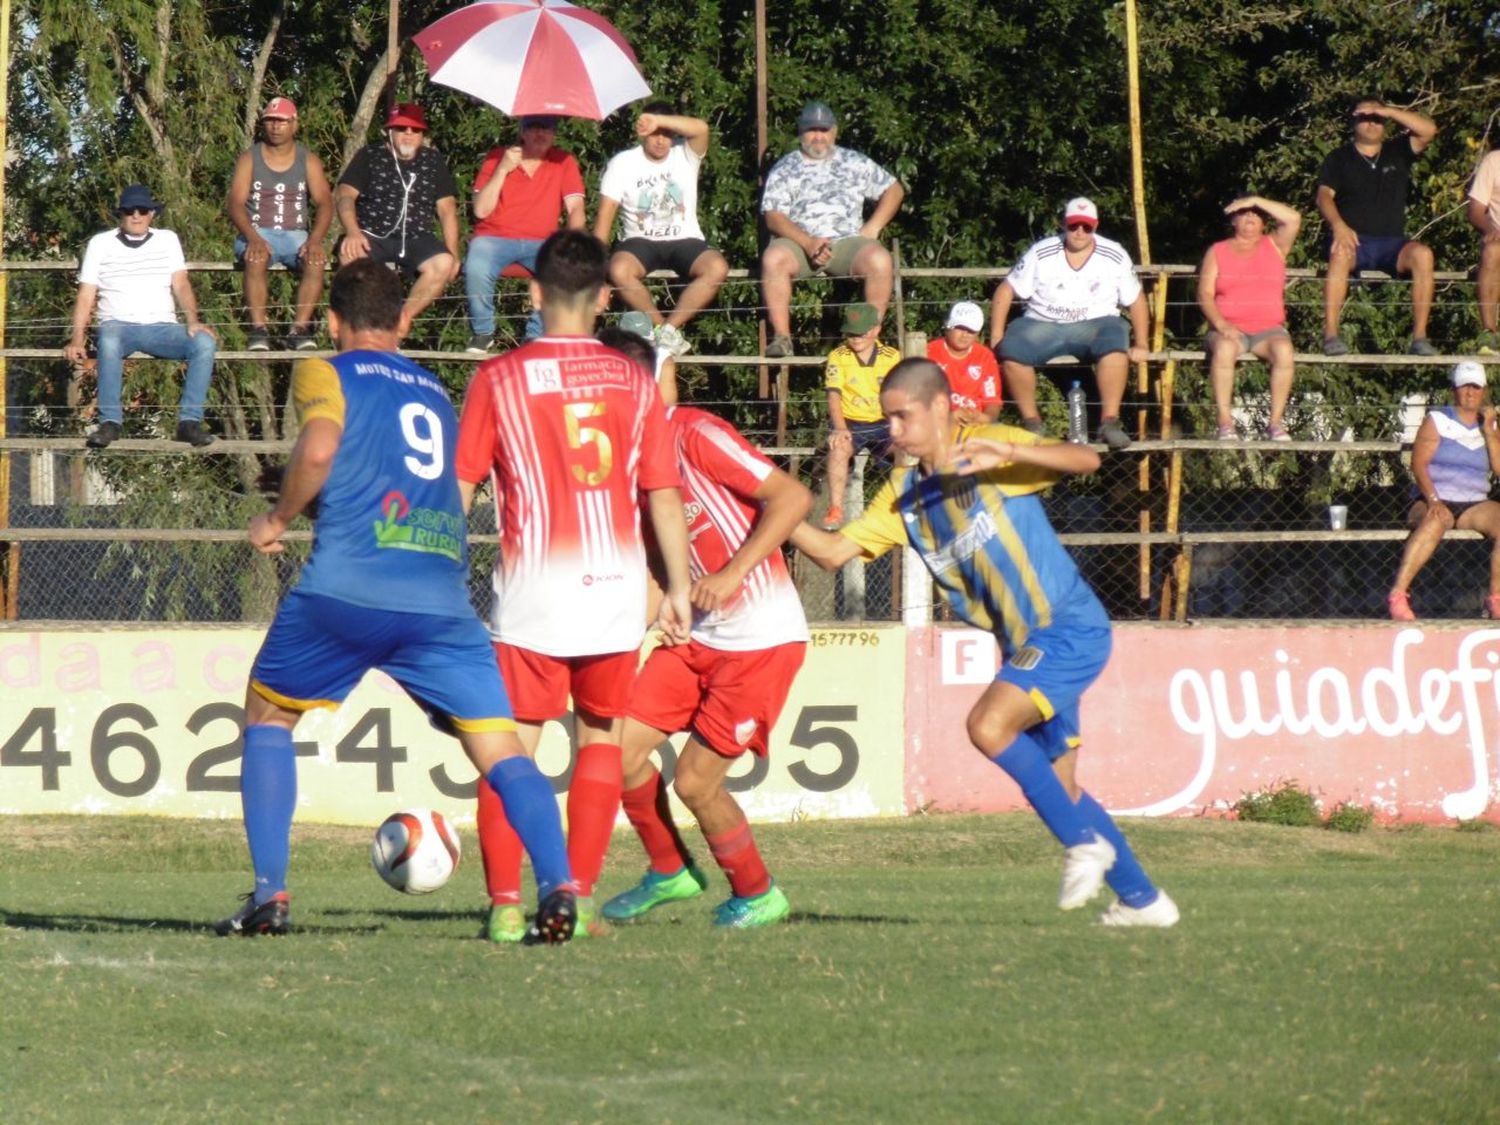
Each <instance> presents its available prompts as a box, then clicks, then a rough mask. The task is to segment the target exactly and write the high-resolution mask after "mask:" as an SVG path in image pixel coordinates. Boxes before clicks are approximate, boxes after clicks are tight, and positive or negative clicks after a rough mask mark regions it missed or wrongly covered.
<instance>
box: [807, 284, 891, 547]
mask: <svg viewBox="0 0 1500 1125" xmlns="http://www.w3.org/2000/svg"><path fill="white" fill-rule="evenodd" d="M880 320H881V317H880V312H879V310H878V309H876V308H875V306H874V305H871V304H868V303H866V302H863V301H861V302H859V303H858V304H853V305H850V306H849V307H848V308H846V309H845V310H844V319H843V325H842V331H843V334H844V342H843V343H842V344H840V345H839V346H838V347H836V348H834V349H833V351H831V352H830V353H828V366H827V368H826V369H825V373H824V378H823V386H824V388H825V389H826V390H827V392H828V422H829V434H828V512H827V514H826V515H825V516H824V517H823V526H824V527H826V528H835V527H838V526H839V524H841V523H843V522H844V489H845V488H846V487H847V485H848V483H849V462H850V461H852V460H854V455H855V454H856V453H858V452H859V451H860V450H861V449H868V450H869V451H870V453H871V456H873V457H874V458H875V459H876V460H878V461H881V462H883V463H887V464H888V463H889V458H888V455H887V449H888V448H889V446H890V441H891V433H890V429H889V428H888V427H887V426H886V422H885V416H884V415H883V414H882V413H881V411H880V385H881V384H882V383H884V382H885V377H886V375H887V374H889V373H890V370H891V368H893V367H895V366H896V364H897V363H899V362H900V360H901V353H900V352H899V351H897V350H896V349H895V348H893V347H891V346H890V345H889V344H882V343H881V342H880Z"/></svg>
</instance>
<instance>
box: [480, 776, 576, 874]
mask: <svg viewBox="0 0 1500 1125" xmlns="http://www.w3.org/2000/svg"><path fill="white" fill-rule="evenodd" d="M485 780H486V781H488V782H489V783H490V786H491V787H492V788H493V789H494V790H495V792H496V793H498V794H500V803H501V804H503V805H504V806H505V819H506V820H508V821H510V826H511V827H512V828H514V829H515V830H516V835H517V836H519V837H521V846H522V847H524V848H525V849H526V854H527V855H528V856H530V857H531V870H532V871H533V872H534V873H535V874H536V893H537V897H538V898H546V897H547V896H548V895H550V894H551V893H552V892H553V891H555V890H557V888H558V887H561V886H562V885H563V884H564V883H571V882H572V881H573V872H572V869H571V868H569V867H568V845H567V841H566V840H565V839H564V838H563V830H562V818H561V817H560V816H559V815H558V812H557V798H556V797H554V796H553V795H552V785H551V783H550V782H549V781H548V780H547V779H546V777H544V776H543V775H542V771H541V770H539V769H537V768H536V763H535V762H533V761H532V760H531V759H530V758H528V757H526V756H525V755H524V754H518V755H517V756H516V757H514V758H502V759H500V761H498V762H496V763H495V764H494V765H493V766H491V767H490V772H489V773H488V774H486V775H485Z"/></svg>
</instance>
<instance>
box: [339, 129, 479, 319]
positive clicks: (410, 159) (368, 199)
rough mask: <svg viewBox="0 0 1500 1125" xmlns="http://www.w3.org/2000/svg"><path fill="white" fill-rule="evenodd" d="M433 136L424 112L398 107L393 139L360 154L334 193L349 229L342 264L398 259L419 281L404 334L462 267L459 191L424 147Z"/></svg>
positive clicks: (389, 134) (404, 315)
mask: <svg viewBox="0 0 1500 1125" xmlns="http://www.w3.org/2000/svg"><path fill="white" fill-rule="evenodd" d="M426 132H427V115H426V114H424V113H423V112H422V107H421V106H419V105H413V104H411V103H405V102H404V103H401V104H398V105H397V106H396V107H395V108H393V109H392V110H391V112H390V113H389V115H387V117H386V119H385V140H384V141H381V142H379V143H377V144H370V145H366V146H365V147H364V148H362V149H360V150H359V151H358V152H357V153H355V154H354V159H353V160H351V161H349V167H347V168H345V169H344V174H343V175H342V176H340V177H339V185H338V190H337V192H336V193H335V196H334V207H335V209H336V210H337V211H338V216H339V222H340V223H341V224H342V225H343V228H344V238H343V241H342V242H341V243H340V244H339V262H340V263H341V264H344V265H347V264H348V263H350V262H353V261H356V260H357V259H359V258H370V259H371V260H372V261H376V262H394V263H396V264H397V265H398V266H400V267H401V272H402V273H403V274H404V275H405V276H406V278H407V279H408V280H412V279H415V280H414V281H413V284H412V287H411V292H410V293H408V294H407V296H406V304H405V305H403V306H402V308H401V335H402V337H405V336H406V334H407V333H408V332H409V331H411V324H412V321H413V320H415V319H416V317H417V314H418V313H420V312H421V311H422V310H423V309H425V308H426V307H427V306H428V305H430V304H432V302H433V301H435V300H436V299H437V297H438V295H439V294H440V293H442V291H443V288H444V286H446V285H447V284H448V283H449V282H450V281H452V280H453V279H454V278H456V277H457V276H458V270H459V252H458V189H457V187H456V186H455V185H454V182H453V173H452V172H450V171H449V170H448V162H447V161H446V160H444V159H443V156H442V154H441V153H440V152H438V151H437V149H435V148H431V147H429V146H427V145H425V144H423V143H422V138H423V134H425V133H426ZM434 211H436V212H437V217H438V224H439V226H440V227H441V228H442V239H441V241H439V239H438V238H436V237H435V236H434V235H433V233H432V214H433V212H434Z"/></svg>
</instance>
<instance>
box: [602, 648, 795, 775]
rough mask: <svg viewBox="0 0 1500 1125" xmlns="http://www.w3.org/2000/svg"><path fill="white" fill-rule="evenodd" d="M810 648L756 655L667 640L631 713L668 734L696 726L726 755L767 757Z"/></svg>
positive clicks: (649, 661)
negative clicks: (793, 684)
mask: <svg viewBox="0 0 1500 1125" xmlns="http://www.w3.org/2000/svg"><path fill="white" fill-rule="evenodd" d="M806 651H807V645H806V644H805V643H804V642H802V641H793V642H791V643H789V644H784V645H776V646H775V647H774V648H759V649H753V650H751V651H749V652H725V651H724V650H723V649H716V648H709V647H708V646H707V645H702V644H699V643H698V642H697V641H689V642H688V643H687V644H685V645H671V646H668V645H662V646H661V647H659V648H656V649H654V650H653V651H652V653H651V655H650V656H649V657H647V658H646V664H645V667H643V668H642V669H641V671H640V674H639V675H638V676H636V678H635V690H634V691H632V692H631V695H630V706H629V708H628V709H627V710H626V712H625V714H626V715H627V716H629V717H630V718H632V719H635V720H637V721H638V722H642V723H645V724H646V725H647V726H648V727H652V728H654V729H656V730H660V731H666V732H667V733H668V734H675V733H676V732H678V731H683V730H691V731H692V732H693V733H694V734H695V735H697V736H698V740H699V741H700V742H702V743H703V744H704V745H705V746H707V747H708V748H709V749H710V750H712V751H714V753H716V754H722V755H723V756H724V757H726V758H737V757H739V756H740V755H741V754H743V753H744V752H745V751H746V750H749V751H750V752H751V753H754V754H758V755H759V756H760V757H762V758H764V757H765V756H766V751H767V748H768V747H767V742H768V740H769V739H770V736H771V728H773V727H774V726H775V725H776V720H777V718H779V717H780V715H781V709H782V707H784V706H785V705H786V697H787V693H788V692H790V691H791V690H792V681H793V680H794V679H796V678H797V669H798V668H801V667H802V657H803V656H804V655H805V654H806Z"/></svg>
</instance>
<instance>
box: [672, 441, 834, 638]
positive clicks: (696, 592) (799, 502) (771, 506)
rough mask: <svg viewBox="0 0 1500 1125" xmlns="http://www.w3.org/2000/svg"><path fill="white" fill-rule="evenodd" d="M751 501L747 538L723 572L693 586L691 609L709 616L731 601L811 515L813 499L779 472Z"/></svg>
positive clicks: (783, 473) (786, 475)
mask: <svg viewBox="0 0 1500 1125" xmlns="http://www.w3.org/2000/svg"><path fill="white" fill-rule="evenodd" d="M754 497H755V499H756V500H758V501H760V505H761V509H760V515H759V516H758V517H757V518H756V521H755V526H754V527H752V528H751V529H750V534H749V535H748V536H746V537H745V541H744V542H743V543H741V544H740V549H739V550H738V551H736V552H735V553H734V555H733V557H731V558H730V560H729V562H728V563H726V564H725V565H724V568H723V569H722V570H718V571H715V572H714V573H713V574H705V575H704V576H703V577H702V578H700V579H698V581H696V582H694V583H693V590H692V603H693V608H694V609H699V610H703V611H704V612H711V611H713V610H716V609H718V608H719V607H720V606H722V605H723V604H724V603H725V602H726V601H728V600H729V599H730V598H732V597H733V596H734V594H735V592H736V591H737V590H738V589H739V588H740V584H741V583H742V582H743V581H744V580H745V576H746V575H747V574H749V573H750V572H751V571H752V570H754V569H755V568H756V567H758V566H759V565H760V564H761V563H762V562H764V561H765V560H766V558H767V556H769V555H770V554H771V552H772V551H774V550H776V549H777V548H778V547H780V546H781V544H783V543H785V542H786V540H787V537H788V536H789V535H791V533H792V531H793V530H794V529H795V528H796V527H797V525H798V524H800V523H801V522H802V521H803V520H804V519H806V518H807V513H808V512H810V511H812V506H813V495H812V493H811V492H809V491H808V490H807V487H806V486H805V485H803V484H802V483H801V482H800V481H798V480H796V479H795V478H793V477H792V476H791V475H789V474H788V473H786V472H784V471H783V470H781V469H774V470H772V472H771V475H770V476H768V477H766V479H765V480H763V481H761V483H760V487H759V488H757V489H756V490H755V493H754Z"/></svg>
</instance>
